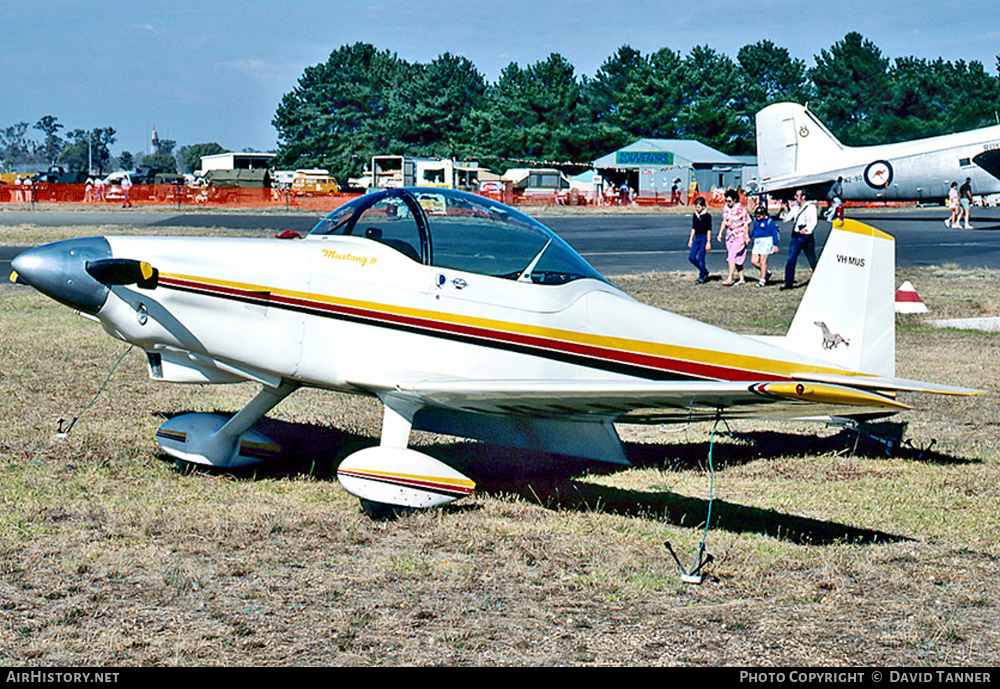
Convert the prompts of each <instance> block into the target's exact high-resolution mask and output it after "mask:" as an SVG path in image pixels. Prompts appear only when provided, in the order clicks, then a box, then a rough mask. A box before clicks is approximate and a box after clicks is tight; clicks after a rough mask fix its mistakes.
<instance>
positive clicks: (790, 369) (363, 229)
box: [13, 188, 975, 511]
mask: <svg viewBox="0 0 1000 689" xmlns="http://www.w3.org/2000/svg"><path fill="white" fill-rule="evenodd" d="M894 264H895V249H894V242H893V239H892V237H890V236H889V235H887V234H884V233H882V232H880V231H878V230H876V229H873V228H871V227H867V226H865V225H862V224H860V223H857V222H853V221H845V222H838V223H837V224H836V225H835V228H834V230H833V231H832V232H831V235H830V238H829V240H828V242H827V245H826V248H825V251H824V252H823V256H822V259H821V260H820V262H819V265H818V266H817V268H816V271H815V274H814V276H813V279H812V281H811V283H810V285H809V288H808V289H807V290H806V292H805V294H804V296H803V300H802V303H801V305H800V307H799V309H798V311H797V313H796V315H795V318H794V320H793V322H792V324H791V327H790V329H789V331H788V333H787V335H785V336H783V337H749V336H745V335H739V334H736V333H732V332H729V331H726V330H723V329H720V328H717V327H713V326H710V325H706V324H704V323H700V322H697V321H694V320H691V319H688V318H684V317H682V316H678V315H676V314H673V313H669V312H666V311H661V310H659V309H656V308H654V307H651V306H647V305H644V304H641V303H639V302H638V301H636V300H635V299H633V298H631V297H629V296H627V295H626V294H624V293H622V292H621V291H619V290H618V289H617V288H615V287H614V286H613V285H611V284H610V283H609V282H608V281H607V280H605V279H604V278H603V277H601V276H600V275H599V274H598V273H597V272H596V271H595V270H594V269H593V268H592V267H591V266H590V265H589V264H588V263H587V262H586V261H584V260H583V258H581V257H580V256H579V255H578V254H577V253H576V252H575V251H573V249H572V248H570V246H569V245H568V244H566V243H565V242H564V241H563V240H561V239H560V238H559V237H557V236H556V235H555V234H554V233H553V232H552V231H550V230H549V229H548V228H546V227H544V226H543V225H541V224H540V223H538V222H536V221H535V220H533V219H531V218H529V217H528V216H526V215H524V214H522V213H520V212H518V211H516V210H514V209H512V208H509V207H507V206H504V205H502V204H499V203H495V202H493V201H491V200H489V199H486V198H483V197H480V196H475V195H472V194H466V193H463V192H457V191H451V190H445V189H427V188H401V189H389V190H384V191H380V192H376V193H372V194H368V195H365V196H362V197H359V198H358V199H356V200H353V201H351V202H349V203H347V204H345V205H344V206H342V207H340V208H339V209H337V210H336V211H334V212H333V213H331V214H330V215H329V216H327V217H326V218H325V219H323V220H322V221H320V222H319V223H318V224H317V225H316V227H315V228H314V229H313V230H312V232H311V233H310V234H309V235H308V236H307V237H306V238H305V239H291V240H289V239H277V238H276V239H233V238H225V239H221V238H181V237H89V238H81V239H71V240H66V241H61V242H56V243H53V244H47V245H45V246H41V247H37V248H34V249H31V250H28V251H26V252H24V253H22V254H21V255H19V256H18V257H16V258H15V259H14V261H13V268H14V270H15V271H16V274H17V275H18V276H19V279H20V280H23V281H24V282H27V283H28V284H30V285H32V286H33V287H35V288H36V289H38V290H39V291H41V292H43V293H44V294H47V295H48V296H50V297H52V298H53V299H56V300H58V301H60V302H62V303H63V304H66V305H68V306H70V307H71V308H73V309H76V310H78V311H79V312H80V313H81V314H82V315H86V316H88V317H90V318H92V319H94V320H97V321H99V322H100V323H101V325H102V326H103V327H104V329H105V330H106V331H107V332H108V334H110V335H111V336H112V337H115V338H118V339H121V340H124V341H126V342H131V343H133V344H135V345H136V346H138V347H141V348H142V349H143V350H144V351H145V352H146V357H147V362H148V368H149V375H150V377H151V378H153V379H154V380H158V381H168V382H176V383H235V382H242V381H256V382H257V383H259V384H260V385H261V391H260V393H259V394H257V395H256V396H255V397H254V398H253V399H252V400H250V401H249V403H248V404H247V405H246V406H245V407H244V408H243V409H242V410H241V411H240V412H238V413H237V414H236V415H234V416H232V417H228V416H223V415H217V414H202V413H195V414H184V415H181V416H177V417H174V418H172V419H170V420H169V421H167V422H166V423H164V424H163V426H162V427H160V429H159V430H158V431H157V434H156V436H157V441H158V442H159V444H160V447H161V448H162V449H163V451H164V452H166V453H167V454H169V455H172V456H173V457H175V458H177V459H179V460H181V461H183V462H192V463H197V464H205V465H211V466H214V467H237V466H243V465H247V464H251V463H254V462H259V461H261V460H264V459H266V458H269V457H273V456H274V455H276V454H278V453H279V451H280V448H279V447H278V446H277V445H276V444H275V443H273V442H271V441H270V440H268V439H267V438H266V437H264V436H263V435H261V434H260V433H259V432H257V431H255V430H253V429H252V428H251V427H252V426H253V424H254V423H255V422H256V421H257V420H259V419H260V418H262V417H263V415H264V414H266V413H267V412H268V411H269V410H270V409H271V408H273V407H274V405H276V404H278V403H279V402H280V401H281V400H282V399H283V398H284V397H285V396H287V395H288V394H290V393H292V392H293V391H295V390H296V389H297V388H299V387H300V386H311V387H316V388H323V389H328V390H335V391H339V392H346V393H355V394H365V395H374V396H376V397H378V398H379V399H380V400H381V402H382V404H383V406H384V418H383V424H382V434H381V441H380V444H379V445H378V446H376V447H369V448H365V449H362V450H360V451H358V452H355V453H353V454H351V455H350V456H348V457H347V458H346V459H345V460H344V461H343V462H342V463H341V464H340V466H339V469H338V478H339V480H340V481H341V483H342V485H343V486H344V488H345V489H347V490H348V491H350V492H351V493H353V494H355V495H357V496H358V497H360V498H361V500H362V504H363V505H365V506H366V511H367V510H370V509H384V506H385V505H392V506H404V507H429V506H433V505H438V504H443V503H446V502H449V501H451V500H454V499H457V498H460V497H462V496H465V495H468V494H469V493H470V492H471V491H472V490H473V488H474V483H473V481H472V480H470V479H469V478H468V477H466V476H464V475H462V474H461V473H459V472H458V471H456V470H454V469H452V468H450V467H448V466H447V465H445V464H444V463H442V462H439V461H438V460H436V459H433V458H432V457H429V456H427V455H425V454H423V453H420V452H417V451H416V450H413V449H410V448H409V447H408V443H409V437H410V431H411V429H421V430H428V431H434V432H438V433H445V434H450V435H456V436H462V437H467V438H474V439H480V440H484V441H488V442H492V443H495V444H501V445H513V446H520V447H526V448H533V449H538V450H544V451H549V452H554V453H561V454H565V455H575V456H580V457H585V458H592V459H597V460H605V461H610V462H618V463H626V464H627V460H626V458H625V454H624V452H623V448H622V445H621V442H620V441H619V438H618V435H617V433H616V431H615V427H614V423H615V422H618V421H628V422H633V423H636V422H640V423H641V422H650V423H669V422H688V421H692V420H708V419H714V418H718V417H720V416H725V417H730V418H732V417H737V418H739V417H768V418H811V419H817V420H827V421H829V420H837V419H841V420H846V419H854V420H857V419H866V418H878V417H881V416H885V415H888V414H892V413H895V412H897V411H899V410H902V409H908V407H907V406H906V405H904V404H902V403H901V402H899V401H897V400H896V398H895V397H896V392H897V391H923V392H930V393H941V394H971V393H973V392H975V391H973V390H969V389H965V388H957V387H948V386H941V385H935V384H932V383H923V382H919V381H912V380H904V379H899V378H896V377H895V344H894V342H895V339H894V338H895V309H894V287H893V281H894V269H895V265H894Z"/></svg>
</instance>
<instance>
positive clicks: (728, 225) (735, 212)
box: [719, 189, 751, 287]
mask: <svg viewBox="0 0 1000 689" xmlns="http://www.w3.org/2000/svg"><path fill="white" fill-rule="evenodd" d="M750 222H751V221H750V214H749V213H747V209H746V208H744V207H743V206H742V205H740V195H739V194H737V193H736V191H735V190H733V189H729V190H727V191H726V207H725V208H724V209H723V211H722V224H721V225H720V226H719V241H720V242H721V241H722V234H723V231H725V234H726V261H727V262H728V263H729V277H727V278H726V281H725V282H723V283H722V284H723V285H726V286H727V287H728V286H730V285H745V284H746V280H744V279H743V263H744V262H745V261H746V259H747V244H749V243H750ZM736 274H739V280H734V277H736Z"/></svg>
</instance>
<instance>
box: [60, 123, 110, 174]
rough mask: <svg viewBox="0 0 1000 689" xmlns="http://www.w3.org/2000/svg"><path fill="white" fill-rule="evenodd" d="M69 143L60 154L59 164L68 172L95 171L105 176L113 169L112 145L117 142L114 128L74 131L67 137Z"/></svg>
mask: <svg viewBox="0 0 1000 689" xmlns="http://www.w3.org/2000/svg"><path fill="white" fill-rule="evenodd" d="M66 138H67V143H66V144H65V145H64V146H63V148H62V150H61V151H60V153H59V162H60V163H61V164H62V165H63V166H65V167H66V168H67V169H68V170H73V171H81V170H87V171H88V172H89V171H90V170H91V169H94V170H96V171H97V172H98V174H100V175H103V174H104V171H105V169H107V168H110V167H111V150H110V148H111V144H113V143H114V142H115V130H114V128H113V127H97V128H95V129H91V130H90V131H89V132H88V131H85V130H83V129H74V130H73V131H71V132H69V133H68V134H67V135H66Z"/></svg>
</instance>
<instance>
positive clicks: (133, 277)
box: [87, 258, 160, 289]
mask: <svg viewBox="0 0 1000 689" xmlns="http://www.w3.org/2000/svg"><path fill="white" fill-rule="evenodd" d="M87 272H88V273H90V275H91V277H93V278H94V279H95V280H97V281H98V282H102V283H104V284H105V285H137V286H139V287H142V288H144V289H153V288H155V287H156V285H157V284H158V283H159V279H160V271H158V270H157V269H156V268H154V267H153V266H151V265H149V264H148V263H146V262H145V261H136V260H134V259H131V258H104V259H100V260H98V261H87Z"/></svg>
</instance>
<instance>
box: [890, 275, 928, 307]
mask: <svg viewBox="0 0 1000 689" xmlns="http://www.w3.org/2000/svg"><path fill="white" fill-rule="evenodd" d="M896 313H927V305H926V304H924V302H923V301H921V299H920V296H919V295H918V294H917V290H915V289H913V285H911V284H910V281H909V280H907V281H906V282H904V283H903V284H902V286H901V287H900V288H899V289H898V290H897V291H896Z"/></svg>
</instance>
